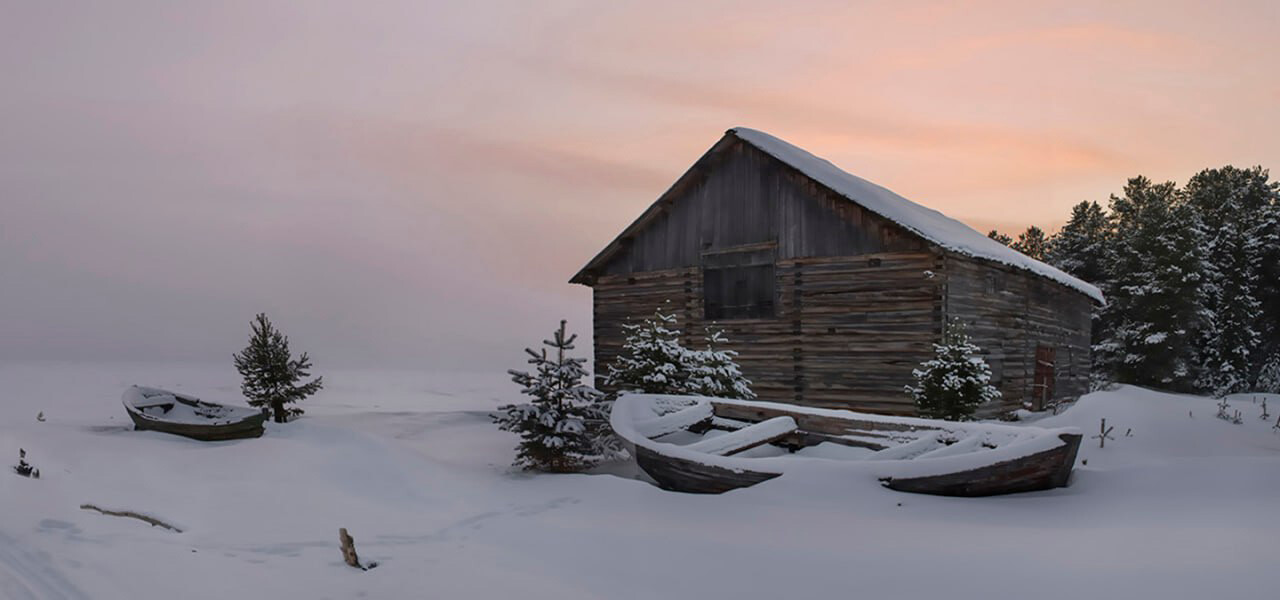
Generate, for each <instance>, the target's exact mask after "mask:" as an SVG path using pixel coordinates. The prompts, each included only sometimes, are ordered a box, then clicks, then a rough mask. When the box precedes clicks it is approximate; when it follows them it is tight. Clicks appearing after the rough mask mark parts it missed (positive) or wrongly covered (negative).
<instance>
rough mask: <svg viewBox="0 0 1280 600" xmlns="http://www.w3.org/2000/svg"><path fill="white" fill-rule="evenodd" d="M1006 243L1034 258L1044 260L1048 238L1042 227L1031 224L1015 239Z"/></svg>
mask: <svg viewBox="0 0 1280 600" xmlns="http://www.w3.org/2000/svg"><path fill="white" fill-rule="evenodd" d="M1006 245H1007V246H1009V247H1010V248H1013V249H1014V250H1017V251H1018V252H1021V253H1023V254H1026V255H1027V256H1030V257H1031V258H1034V259H1036V260H1044V255H1045V251H1046V250H1047V249H1048V245H1049V239H1048V237H1047V236H1046V235H1045V234H1044V230H1043V229H1040V228H1039V227H1036V226H1035V225H1032V226H1030V227H1028V228H1027V230H1026V231H1024V232H1022V233H1019V234H1018V240H1017V241H1015V242H1013V243H1012V244H1006Z"/></svg>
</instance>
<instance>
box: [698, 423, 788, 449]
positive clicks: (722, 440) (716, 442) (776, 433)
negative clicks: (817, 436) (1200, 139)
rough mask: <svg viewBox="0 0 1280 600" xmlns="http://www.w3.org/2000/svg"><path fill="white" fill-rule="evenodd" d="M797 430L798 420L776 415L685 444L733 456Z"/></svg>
mask: <svg viewBox="0 0 1280 600" xmlns="http://www.w3.org/2000/svg"><path fill="white" fill-rule="evenodd" d="M795 431H796V420H795V419H792V418H791V417H775V418H772V419H769V420H768V421H763V422H760V423H756V424H755V425H751V426H749V427H743V428H742V429H739V430H737V431H734V432H730V433H726V434H724V435H718V436H715V437H710V438H706V439H703V440H700V441H697V442H694V443H692V444H689V445H687V446H685V447H684V448H685V449H686V450H691V451H693V452H702V453H704V454H711V455H715V456H732V455H734V454H737V453H739V452H745V451H747V450H750V449H752V448H755V447H756V446H762V445H764V444H768V443H770V442H774V441H777V440H779V439H782V438H784V437H787V436H788V435H791V434H792V433H795Z"/></svg>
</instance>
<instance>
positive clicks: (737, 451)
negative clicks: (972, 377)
mask: <svg viewBox="0 0 1280 600" xmlns="http://www.w3.org/2000/svg"><path fill="white" fill-rule="evenodd" d="M610 424H611V425H612V427H613V430H614V432H615V433H617V434H618V436H619V437H620V438H622V440H623V441H624V442H625V443H626V444H627V446H628V447H629V448H630V449H631V450H632V454H633V455H634V456H635V457H636V461H637V463H638V464H639V466H640V468H641V469H643V470H644V471H645V473H647V474H648V475H649V476H650V477H652V478H653V480H654V481H655V482H657V484H658V485H659V486H660V487H662V488H664V489H668V490H673V491H679V492H692V493H710V494H718V493H721V492H725V491H728V490H733V489H737V488H742V487H747V486H751V485H755V484H757V483H760V482H762V481H767V480H770V479H773V478H775V477H779V476H782V475H784V474H786V473H787V472H788V471H800V470H805V471H809V472H812V470H813V469H823V470H824V471H823V472H824V473H826V472H827V471H829V472H830V473H831V476H836V477H874V478H875V479H877V480H879V481H880V482H881V483H882V484H883V485H884V486H886V487H888V488H891V489H894V490H899V491H903V492H916V493H922V494H936V495H942V496H992V495H997V494H1011V493H1016V492H1028V491H1034V490H1045V489H1051V488H1055V487H1062V486H1065V485H1067V481H1068V479H1069V477H1070V475H1071V469H1072V467H1073V466H1074V464H1075V460H1076V451H1077V450H1078V449H1079V447H1080V439H1081V434H1080V432H1079V431H1078V430H1076V429H1074V428H1062V429H1045V428H1041V427H1031V426H1016V425H1005V424H998V423H955V422H950V421H935V420H930V419H915V418H907V417H889V416H882V415H872V414H866V413H857V412H852V411H846V410H828V409H819V408H808V407H801V406H791V405H786V404H777V403H772V402H754V401H744V400H728V399H723V398H706V397H699V396H663V395H651V394H625V395H623V396H621V397H620V398H618V400H617V401H616V402H615V403H614V406H613V412H612V414H611V415H610Z"/></svg>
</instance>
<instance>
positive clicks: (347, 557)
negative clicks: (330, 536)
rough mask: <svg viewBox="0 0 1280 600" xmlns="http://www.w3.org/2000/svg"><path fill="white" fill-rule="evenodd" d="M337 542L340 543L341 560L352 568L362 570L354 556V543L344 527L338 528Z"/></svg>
mask: <svg viewBox="0 0 1280 600" xmlns="http://www.w3.org/2000/svg"><path fill="white" fill-rule="evenodd" d="M338 541H340V542H342V560H343V561H345V562H346V563H347V564H348V565H350V566H352V567H355V568H357V569H363V568H364V567H361V566H360V557H358V556H356V541H355V540H354V539H352V538H351V535H350V534H348V533H347V528H346V527H340V528H338Z"/></svg>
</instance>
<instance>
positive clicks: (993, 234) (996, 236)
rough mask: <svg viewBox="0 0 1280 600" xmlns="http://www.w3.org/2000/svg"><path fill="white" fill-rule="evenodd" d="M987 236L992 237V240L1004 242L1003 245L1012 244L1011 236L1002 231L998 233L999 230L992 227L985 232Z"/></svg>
mask: <svg viewBox="0 0 1280 600" xmlns="http://www.w3.org/2000/svg"><path fill="white" fill-rule="evenodd" d="M987 237H989V238H991V239H993V240H995V241H997V242H1000V243H1001V244H1004V245H1006V246H1009V245H1012V244H1013V238H1011V237H1009V236H1007V235H1005V234H1003V233H1000V232H999V231H996V230H995V229H992V230H991V231H988V232H987Z"/></svg>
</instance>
